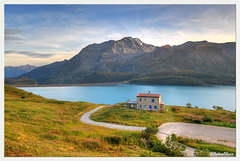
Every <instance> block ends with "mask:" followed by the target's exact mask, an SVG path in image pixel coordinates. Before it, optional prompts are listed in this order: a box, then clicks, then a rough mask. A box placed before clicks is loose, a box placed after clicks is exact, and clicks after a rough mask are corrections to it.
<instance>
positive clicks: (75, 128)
mask: <svg viewBox="0 0 240 161" xmlns="http://www.w3.org/2000/svg"><path fill="white" fill-rule="evenodd" d="M4 103H5V105H4V118H5V122H4V128H5V129H4V130H5V131H4V156H5V157H21V156H30V157H63V156H64V157H80V156H83V157H86V156H102V157H103V156H124V157H127V156H140V152H141V151H142V150H144V147H143V146H140V139H141V137H140V132H130V131H120V130H115V129H108V128H104V127H98V126H93V125H87V124H84V123H82V122H80V121H79V118H80V116H81V115H82V114H83V113H85V112H87V111H90V110H91V109H94V108H96V107H97V106H99V105H97V104H92V103H86V102H67V101H57V100H53V99H46V98H43V97H41V96H37V95H34V94H32V93H28V92H25V91H23V90H20V89H17V88H14V87H11V86H8V85H5V102H4ZM154 156H166V155H164V154H162V153H159V152H154Z"/></svg>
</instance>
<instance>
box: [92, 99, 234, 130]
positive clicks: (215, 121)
mask: <svg viewBox="0 0 240 161" xmlns="http://www.w3.org/2000/svg"><path fill="white" fill-rule="evenodd" d="M125 106H126V105H125V103H121V104H119V105H116V106H113V107H104V108H102V109H101V110H99V111H97V112H96V113H94V114H92V115H91V117H90V118H91V119H92V120H95V121H101V122H109V123H116V124H123V125H132V126H147V125H151V124H154V125H157V126H160V125H162V124H163V123H166V122H189V123H198V124H207V125H216V126H223V127H232V128H235V127H236V113H235V112H230V111H225V110H209V109H200V108H187V107H184V106H165V110H164V111H163V112H153V111H143V110H136V109H131V108H126V107H125Z"/></svg>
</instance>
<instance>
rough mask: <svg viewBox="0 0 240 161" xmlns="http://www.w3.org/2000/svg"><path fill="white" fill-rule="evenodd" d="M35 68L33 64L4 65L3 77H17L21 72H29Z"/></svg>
mask: <svg viewBox="0 0 240 161" xmlns="http://www.w3.org/2000/svg"><path fill="white" fill-rule="evenodd" d="M36 68H37V67H36V66H33V65H21V66H17V67H12V66H6V67H4V77H5V78H10V77H18V76H20V75H21V74H24V73H27V72H30V71H32V70H33V69H36Z"/></svg>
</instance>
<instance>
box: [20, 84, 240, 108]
mask: <svg viewBox="0 0 240 161" xmlns="http://www.w3.org/2000/svg"><path fill="white" fill-rule="evenodd" d="M19 88H20V89H23V90H25V91H28V92H32V93H34V94H37V95H40V96H43V97H46V98H50V99H57V100H63V101H85V102H92V103H97V104H100V103H103V104H115V103H119V102H126V101H127V100H129V99H132V100H136V95H137V94H138V93H148V92H149V91H151V93H157V94H161V95H162V102H164V103H165V105H181V106H185V105H186V104H187V103H191V104H192V106H193V107H195V106H198V107H199V108H206V109H213V106H214V105H216V106H221V107H224V109H226V110H230V111H235V109H236V104H235V102H236V100H235V91H236V87H235V86H162V85H132V84H118V85H104V86H62V87H19Z"/></svg>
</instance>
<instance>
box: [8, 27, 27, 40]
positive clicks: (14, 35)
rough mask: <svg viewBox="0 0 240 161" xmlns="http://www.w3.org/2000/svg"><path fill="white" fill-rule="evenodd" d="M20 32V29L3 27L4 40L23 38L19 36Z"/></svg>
mask: <svg viewBox="0 0 240 161" xmlns="http://www.w3.org/2000/svg"><path fill="white" fill-rule="evenodd" d="M22 32H23V31H22V30H21V29H5V35H4V39H5V41H17V40H23V38H21V37H20V36H19V34H21V33H22Z"/></svg>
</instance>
